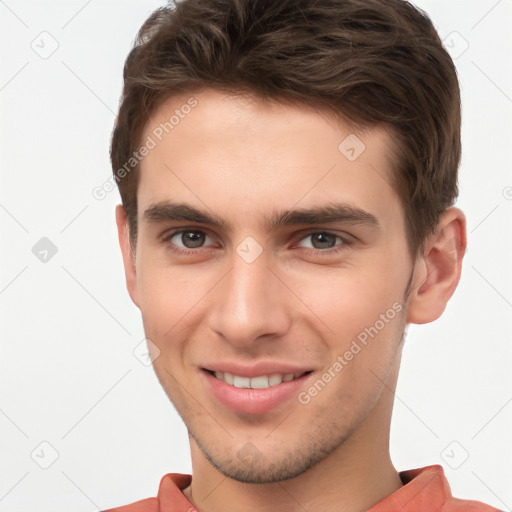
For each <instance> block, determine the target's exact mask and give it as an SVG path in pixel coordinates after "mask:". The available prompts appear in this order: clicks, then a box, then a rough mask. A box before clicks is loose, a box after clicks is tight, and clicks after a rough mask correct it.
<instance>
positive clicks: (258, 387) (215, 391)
mask: <svg viewBox="0 0 512 512" xmlns="http://www.w3.org/2000/svg"><path fill="white" fill-rule="evenodd" d="M258 373H260V372H258ZM258 373H256V374H254V376H252V377H248V376H247V375H237V374H235V373H230V372H226V371H223V372H222V371H218V370H217V371H215V370H209V369H207V368H202V371H201V372H200V375H201V376H202V381H203V383H204V386H205V389H206V391H207V394H209V395H210V396H211V398H212V399H213V400H214V401H215V402H216V403H217V404H218V405H220V406H222V407H223V408H225V409H228V410H231V411H233V412H236V413H244V414H251V415H262V414H265V413H269V412H270V411H273V410H275V409H277V408H278V406H283V407H284V406H286V407H288V406H289V405H290V404H293V402H294V400H293V399H294V398H295V399H296V398H297V396H298V394H299V393H300V391H301V389H304V388H305V387H306V386H307V385H309V381H310V380H311V379H313V378H314V371H313V370H307V371H300V372H299V373H274V372H269V373H267V374H259V375H258ZM312 375H313V376H312Z"/></svg>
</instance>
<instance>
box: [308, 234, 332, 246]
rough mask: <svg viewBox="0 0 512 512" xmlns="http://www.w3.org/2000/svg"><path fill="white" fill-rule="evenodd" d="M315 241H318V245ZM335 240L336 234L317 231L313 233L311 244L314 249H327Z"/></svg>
mask: <svg viewBox="0 0 512 512" xmlns="http://www.w3.org/2000/svg"><path fill="white" fill-rule="evenodd" d="M315 241H319V242H320V246H317V245H318V244H315ZM335 242H336V236H335V235H331V234H330V233H318V234H316V235H313V246H314V247H315V249H329V248H331V247H333V245H332V244H334V243H335ZM326 244H327V245H326Z"/></svg>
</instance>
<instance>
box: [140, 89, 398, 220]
mask: <svg viewBox="0 0 512 512" xmlns="http://www.w3.org/2000/svg"><path fill="white" fill-rule="evenodd" d="M150 140H151V143H149V144H150V145H151V146H152V149H151V150H150V151H149V152H148V153H147V155H146V156H145V157H144V158H143V159H142V161H141V163H140V172H141V177H140V183H139V190H138V205H139V215H140V212H141V211H142V210H144V208H145V207H147V206H148V205H151V204H154V203H158V202H162V201H165V200H173V201H180V202H187V203H189V204H193V205H195V206H197V207H200V208H201V209H203V210H204V209H205V208H207V209H210V210H215V211H216V212H219V213H220V212H221V211H224V212H225V213H226V214H229V215H231V216H232V215H233V214H234V213H235V212H236V215H237V216H238V217H237V218H238V219H240V220H242V219H246V220H248V219H249V217H251V216H254V215H256V216H259V218H263V217H262V215H263V213H264V212H268V210H269V209H272V208H275V207H279V208H281V207H283V208H286V207H291V206H293V205H295V204H297V205H298V206H300V207H308V206H312V205H315V206H316V205H318V203H319V202H321V203H324V204H325V203H327V202H329V201H331V202H334V201H335V202H340V201H343V202H345V203H346V204H348V205H350V206H353V207H358V208H364V209H366V210H367V211H371V212H372V213H374V214H375V215H385V214H386V213H388V214H393V212H395V213H396V208H397V207H398V204H399V198H398V196H397V195H396V193H395V191H394V189H393V188H392V187H391V176H392V163H391V162H392V158H391V150H392V144H391V138H390V135H389V133H388V131H387V130H386V129H385V128H384V127H382V126H375V127H372V128H368V129H365V130H359V131H357V132H356V131H355V130H354V129H353V128H351V127H350V126H349V125H347V124H344V123H343V122H342V121H341V120H339V119H335V118H334V116H333V115H332V113H330V112H328V111H327V110H319V109H316V108H314V107H310V106H304V105H298V104H297V105H294V104H283V103H279V102H275V101H272V102H271V101H263V100H261V99H258V98H255V97H250V96H234V95H230V94H226V93H221V92H218V91H214V90H206V91H202V92H200V93H196V94H188V95H182V96H176V97H173V98H172V99H171V100H169V101H166V102H165V103H163V104H162V105H160V107H159V108H158V109H157V110H156V111H155V112H154V114H153V115H152V116H151V118H150V119H149V121H148V123H147V124H146V127H145V129H144V133H143V137H142V142H143V143H145V142H149V141H150Z"/></svg>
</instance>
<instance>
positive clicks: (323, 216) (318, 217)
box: [143, 201, 379, 232]
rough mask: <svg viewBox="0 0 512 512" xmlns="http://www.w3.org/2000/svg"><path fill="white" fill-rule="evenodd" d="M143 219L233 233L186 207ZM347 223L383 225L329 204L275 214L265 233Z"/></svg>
mask: <svg viewBox="0 0 512 512" xmlns="http://www.w3.org/2000/svg"><path fill="white" fill-rule="evenodd" d="M143 219H145V220H147V221H149V222H155V223H156V222H163V221H170V220H176V221H187V222H195V223H198V224H208V225H211V226H215V227H218V228H222V229H224V230H226V231H230V232H232V231H233V228H232V225H231V223H230V222H228V221H227V220H225V219H223V218H222V217H219V216H218V215H215V214H214V213H210V212H208V211H205V210H199V209H197V208H195V207H194V206H191V205H189V204H186V203H175V202H172V201H161V202H158V203H155V204H152V205H150V206H149V207H148V208H147V209H146V210H145V211H144V214H143ZM334 222H344V223H350V224H366V225H369V226H372V227H375V228H378V227H379V221H378V219H377V217H376V216H375V215H373V214H372V213H370V212H367V211H365V210H362V209H360V208H356V207H354V206H350V205H348V204H345V203H327V204H325V205H320V206H315V207H312V208H299V209H295V210H280V211H274V212H273V214H272V215H271V216H269V217H265V218H264V226H265V229H266V230H267V231H268V232H270V231H273V230H275V229H277V228H279V227H281V226H294V225H300V224H325V223H334Z"/></svg>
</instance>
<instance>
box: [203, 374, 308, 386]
mask: <svg viewBox="0 0 512 512" xmlns="http://www.w3.org/2000/svg"><path fill="white" fill-rule="evenodd" d="M205 371H206V372H208V373H209V374H210V375H212V376H213V377H215V378H216V379H219V380H221V381H223V382H225V383H226V384H228V385H230V386H234V387H235V388H239V389H267V388H270V387H273V386H279V384H282V383H283V382H291V381H292V380H296V379H300V378H301V377H303V376H304V375H308V374H310V373H311V372H312V370H308V371H305V372H300V373H287V374H282V373H273V374H271V375H259V376H256V377H244V376H242V375H234V374H233V373H229V372H217V371H213V370H207V369H205Z"/></svg>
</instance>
